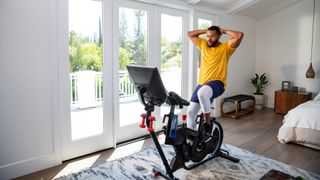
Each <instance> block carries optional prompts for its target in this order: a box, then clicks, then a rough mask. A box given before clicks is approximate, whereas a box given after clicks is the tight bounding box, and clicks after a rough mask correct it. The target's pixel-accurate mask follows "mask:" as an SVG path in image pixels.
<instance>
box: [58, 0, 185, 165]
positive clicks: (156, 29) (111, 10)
mask: <svg viewBox="0 0 320 180" xmlns="http://www.w3.org/2000/svg"><path fill="white" fill-rule="evenodd" d="M68 17H69V22H68V23H65V24H66V26H68V27H69V28H66V29H68V32H66V34H68V37H67V38H68V45H69V48H68V51H67V52H66V53H65V54H67V57H68V58H66V59H68V60H67V61H66V62H63V63H61V64H60V70H61V73H60V74H61V84H60V85H61V92H62V93H61V108H60V110H61V114H62V116H63V117H62V118H63V120H62V133H61V134H62V159H63V160H66V159H70V158H74V157H77V156H81V155H84V154H88V153H92V152H95V151H98V150H101V149H106V148H109V147H114V146H115V144H116V143H119V142H123V141H126V140H130V139H133V138H136V137H139V136H142V135H146V134H148V132H147V130H146V129H141V128H139V124H140V122H141V117H140V114H141V113H144V111H145V110H144V107H143V106H142V104H141V103H140V102H139V100H138V96H137V93H136V92H135V90H134V87H133V85H132V84H131V82H130V79H129V77H128V72H127V70H126V65H129V64H130V65H131V64H134V65H140V66H156V67H158V69H159V71H160V72H161V76H162V77H163V78H162V80H163V81H164V84H165V86H166V88H167V90H168V91H175V92H176V93H178V94H181V95H182V96H183V97H184V98H188V97H187V90H186V89H187V88H182V87H187V86H188V84H187V75H186V74H187V72H186V71H187V67H188V62H187V59H188V54H187V48H188V38H187V27H188V14H187V12H184V11H180V10H175V9H170V8H165V7H161V6H157V5H151V4H146V3H141V2H135V1H126V0H116V1H109V0H107V1H92V0H69V15H68ZM172 23H173V24H172ZM166 108H167V107H165V106H163V107H162V108H159V107H156V109H155V111H154V115H155V116H156V119H157V121H156V123H155V127H154V128H155V130H160V129H161V128H162V123H161V122H162V116H163V114H164V113H168V109H166Z"/></svg>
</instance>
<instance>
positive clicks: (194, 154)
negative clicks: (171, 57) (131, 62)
mask: <svg viewBox="0 0 320 180" xmlns="http://www.w3.org/2000/svg"><path fill="white" fill-rule="evenodd" d="M127 69H128V72H129V76H130V79H131V81H133V84H134V86H135V88H136V91H137V92H138V95H139V99H140V102H141V103H142V104H143V105H144V107H145V111H146V113H143V114H141V117H142V122H141V124H140V127H141V128H145V127H147V130H148V131H149V133H150V135H151V137H152V140H153V142H154V144H155V145H156V148H157V150H158V152H159V155H160V157H161V160H162V162H163V165H164V167H165V170H163V169H161V168H158V167H154V168H153V173H154V176H158V175H160V176H163V177H164V178H166V179H177V178H176V177H174V175H173V172H175V171H176V170H178V169H180V168H182V167H183V168H184V169H186V170H190V169H193V168H195V167H198V166H199V165H201V164H203V163H205V162H207V161H209V160H211V159H213V158H215V157H218V156H220V157H223V158H226V159H229V160H231V161H233V162H239V159H237V158H235V157H232V156H230V155H229V153H228V152H227V151H226V150H222V149H221V144H222V140H223V129H222V126H221V125H220V123H219V122H218V121H216V119H215V118H214V117H212V118H211V122H212V123H213V130H212V133H211V134H209V135H208V134H207V133H206V132H205V131H204V126H203V121H204V117H203V114H201V115H199V116H198V117H197V119H196V121H197V123H198V129H197V131H195V130H192V129H189V128H187V127H186V122H185V121H186V116H183V123H182V125H178V116H177V115H175V113H174V111H175V108H176V106H178V107H179V108H180V109H182V108H183V106H188V105H189V102H188V101H186V100H184V99H182V98H181V97H180V96H179V95H178V94H176V93H174V92H169V93H167V92H166V90H165V88H164V86H163V83H162V81H161V77H160V75H159V72H158V69H157V68H151V67H142V66H127ZM163 103H167V104H168V105H169V106H170V112H169V114H166V115H165V116H164V118H163V123H165V122H167V123H166V125H165V126H163V132H164V134H165V142H164V143H165V144H168V145H172V147H173V149H174V151H175V156H174V157H173V158H172V160H171V162H170V164H169V163H168V161H167V159H166V157H165V155H164V152H163V150H162V148H161V145H160V143H159V141H158V138H157V136H156V133H155V131H154V129H153V123H154V121H155V117H154V116H152V112H153V111H154V107H155V106H161V105H162V104H163Z"/></svg>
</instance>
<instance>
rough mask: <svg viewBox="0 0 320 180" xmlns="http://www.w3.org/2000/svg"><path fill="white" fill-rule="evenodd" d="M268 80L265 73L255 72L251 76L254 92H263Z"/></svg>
mask: <svg viewBox="0 0 320 180" xmlns="http://www.w3.org/2000/svg"><path fill="white" fill-rule="evenodd" d="M268 82H269V81H268V78H267V76H266V73H263V74H262V75H261V76H260V75H259V74H257V73H255V76H254V77H252V78H251V84H252V85H253V86H254V87H255V89H256V92H255V93H254V94H263V90H264V88H265V87H266V86H267V85H268Z"/></svg>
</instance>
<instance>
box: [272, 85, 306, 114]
mask: <svg viewBox="0 0 320 180" xmlns="http://www.w3.org/2000/svg"><path fill="white" fill-rule="evenodd" d="M274 99H275V100H274V111H275V112H276V113H280V114H287V112H288V111H289V110H290V109H292V108H294V107H296V106H298V105H299V104H302V103H304V102H306V101H308V100H310V99H311V92H293V91H283V90H278V91H276V92H275V95H274Z"/></svg>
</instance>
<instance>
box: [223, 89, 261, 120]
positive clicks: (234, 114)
mask: <svg viewBox="0 0 320 180" xmlns="http://www.w3.org/2000/svg"><path fill="white" fill-rule="evenodd" d="M245 101H252V102H253V104H252V106H250V107H248V108H241V103H242V102H245ZM226 102H229V103H233V104H235V106H236V107H235V108H236V109H235V111H231V112H227V113H226V112H224V110H223V108H224V106H223V105H224V103H226ZM255 103H256V101H255V98H254V96H251V95H245V94H239V95H236V96H231V97H226V98H223V99H222V100H221V104H220V110H221V115H222V116H225V117H231V118H233V119H238V118H239V117H240V116H242V115H245V114H248V113H252V112H253V111H254V106H255Z"/></svg>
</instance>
